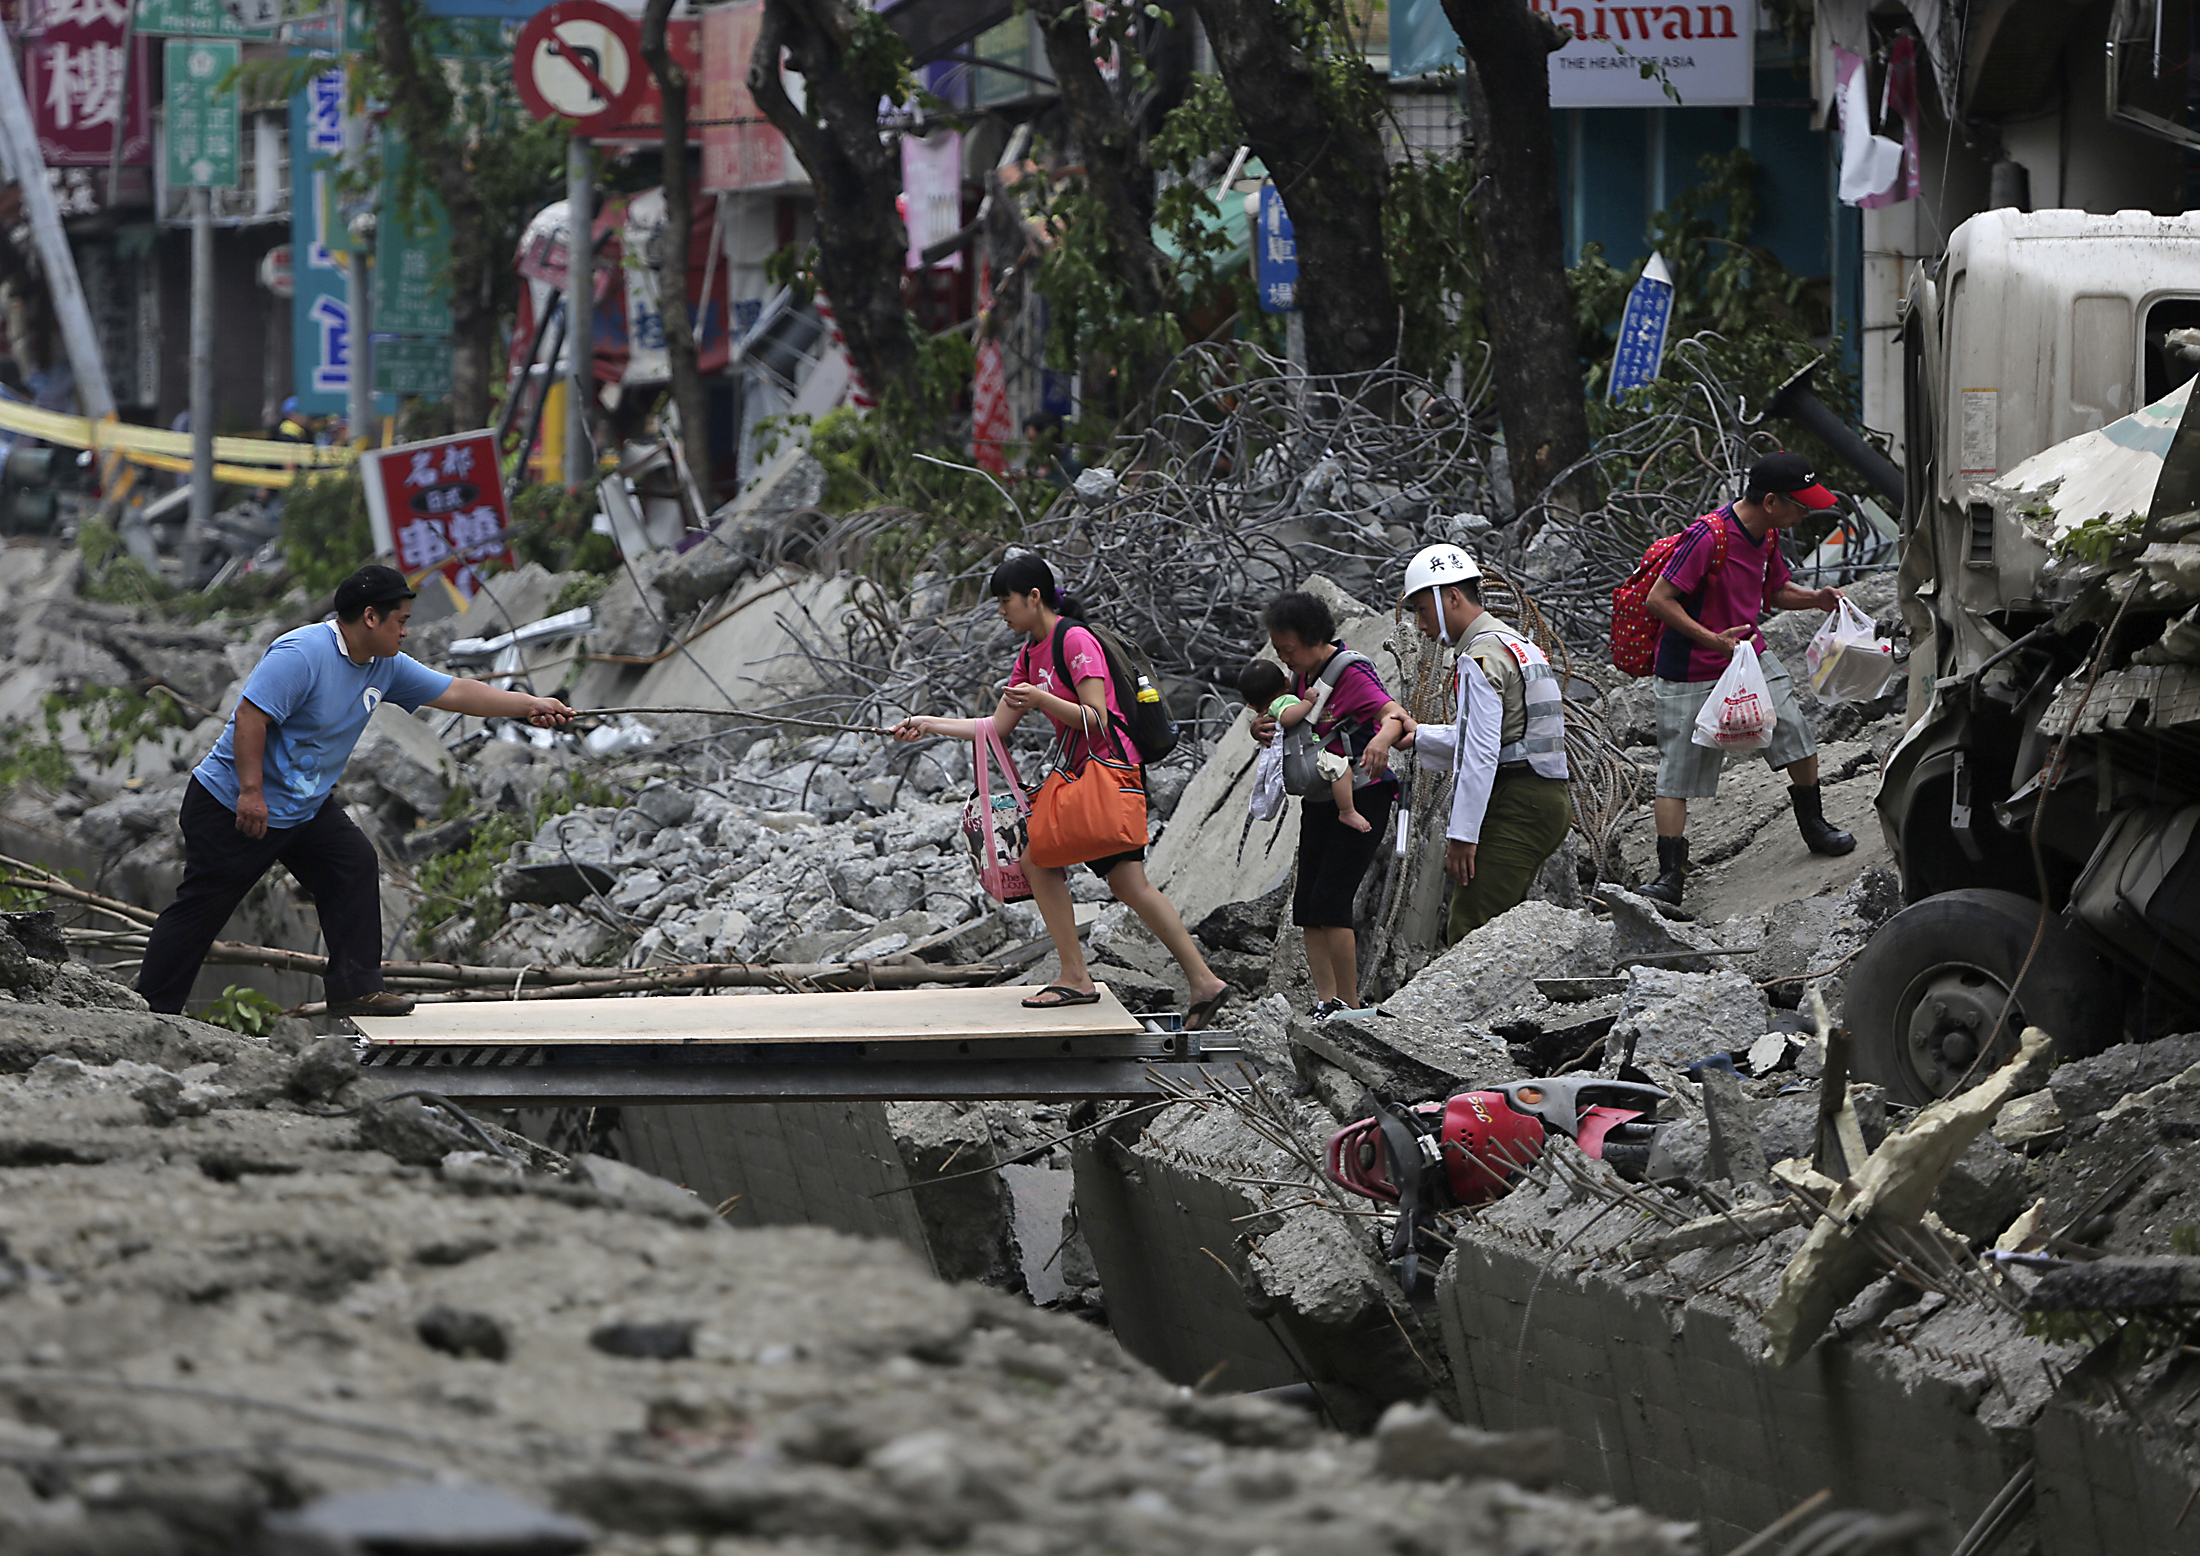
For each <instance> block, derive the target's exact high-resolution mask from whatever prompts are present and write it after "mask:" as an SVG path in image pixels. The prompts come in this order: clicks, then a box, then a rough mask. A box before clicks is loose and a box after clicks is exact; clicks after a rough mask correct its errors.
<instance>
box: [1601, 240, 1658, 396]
mask: <svg viewBox="0 0 2200 1556" xmlns="http://www.w3.org/2000/svg"><path fill="white" fill-rule="evenodd" d="M1672 322H1673V276H1672V273H1671V272H1670V271H1668V270H1667V269H1666V268H1665V256H1664V255H1662V254H1652V255H1651V256H1650V262H1649V263H1648V264H1646V265H1644V266H1643V267H1642V276H1641V278H1640V279H1639V280H1637V281H1636V282H1635V289H1634V290H1633V291H1631V292H1629V293H1628V294H1627V307H1626V310H1625V311H1624V312H1622V313H1621V314H1620V316H1619V343H1618V345H1617V346H1616V347H1614V349H1613V351H1612V389H1611V394H1612V398H1613V399H1614V400H1624V399H1625V398H1626V397H1627V391H1628V390H1630V389H1640V388H1641V387H1642V386H1643V385H1644V384H1647V383H1651V382H1653V381H1655V380H1656V378H1657V376H1658V369H1659V368H1660V367H1662V366H1663V365H1664V363H1665V331H1666V326H1668V325H1669V324H1671V323H1672Z"/></svg>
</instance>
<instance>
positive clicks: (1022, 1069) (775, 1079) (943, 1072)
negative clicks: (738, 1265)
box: [364, 1059, 1245, 1108]
mask: <svg viewBox="0 0 2200 1556" xmlns="http://www.w3.org/2000/svg"><path fill="white" fill-rule="evenodd" d="M364 1074H365V1077H366V1079H367V1081H368V1083H369V1084H370V1085H372V1086H374V1087H376V1089H378V1090H387V1091H404V1090H409V1089H411V1088H414V1087H421V1088H424V1089H426V1090H430V1091H434V1092H437V1093H439V1094H440V1095H442V1096H446V1097H449V1098H450V1099H451V1100H452V1101H454V1102H475V1103H479V1104H481V1105H482V1106H484V1107H508V1108H521V1107H562V1106H578V1107H617V1106H620V1105H622V1104H625V1105H629V1106H635V1107H639V1106H642V1105H643V1104H646V1103H681V1102H860V1101H882V1102H934V1101H947V1102H1082V1101H1085V1100H1087V1099H1091V1100H1095V1101H1106V1100H1110V1099H1113V1098H1119V1097H1158V1096H1162V1095H1165V1094H1166V1093H1165V1091H1164V1088H1163V1086H1162V1084H1161V1081H1160V1080H1159V1079H1157V1077H1162V1078H1166V1080H1167V1081H1168V1082H1169V1084H1170V1085H1171V1086H1192V1087H1195V1088H1204V1087H1205V1086H1206V1085H1207V1084H1208V1083H1209V1082H1210V1081H1219V1082H1220V1083H1222V1084H1223V1085H1226V1086H1230V1087H1233V1088H1235V1089H1239V1090H1242V1089H1243V1088H1244V1086H1245V1077H1244V1074H1243V1072H1242V1071H1240V1070H1239V1068H1238V1067H1237V1065H1236V1064H1235V1063H1216V1064H1154V1063H1151V1062H1149V1061H1146V1060H1139V1059H1070V1060H1063V1059H1047V1060H1033V1061H1023V1062H1019V1061H1007V1062H1001V1061H987V1060H966V1061H963V1062H960V1063H955V1062H944V1061H943V1062H940V1063H932V1064H892V1065H867V1064H647V1065H602V1064H530V1065H512V1066H498V1067H494V1068H480V1069H477V1068H474V1067H472V1066H469V1065H427V1066H420V1067H406V1068H403V1069H385V1068H382V1067H380V1066H375V1067H373V1068H370V1069H368V1070H366V1071H365V1072H364Z"/></svg>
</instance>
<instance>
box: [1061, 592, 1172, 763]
mask: <svg viewBox="0 0 2200 1556" xmlns="http://www.w3.org/2000/svg"><path fill="white" fill-rule="evenodd" d="M1072 627H1083V628H1084V629H1085V630H1086V631H1087V632H1089V633H1091V634H1092V636H1093V640H1094V641H1095V642H1097V643H1098V644H1099V645H1100V652H1101V653H1103V654H1105V655H1106V656H1107V660H1108V681H1109V683H1110V684H1111V685H1112V686H1113V687H1114V688H1115V700H1116V701H1117V702H1118V703H1120V704H1121V705H1122V708H1123V716H1122V718H1120V719H1118V720H1117V721H1116V722H1117V723H1119V724H1121V725H1122V726H1123V733H1124V734H1126V735H1128V736H1129V737H1130V741H1131V744H1132V745H1133V746H1134V747H1136V748H1137V750H1138V755H1139V758H1140V760H1142V761H1146V762H1158V761H1160V760H1162V759H1163V758H1164V757H1166V756H1167V755H1168V754H1169V753H1170V752H1171V751H1174V750H1175V749H1176V742H1177V728H1176V720H1175V719H1174V718H1172V717H1171V716H1170V714H1169V703H1168V699H1167V698H1165V697H1163V696H1162V695H1161V688H1160V687H1158V686H1156V685H1155V684H1154V680H1153V665H1152V663H1151V662H1150V661H1148V659H1147V658H1146V656H1145V655H1144V654H1142V653H1140V652H1139V651H1138V649H1137V648H1135V647H1133V646H1132V645H1131V644H1129V643H1126V642H1124V641H1123V640H1122V639H1121V638H1119V637H1117V636H1116V635H1115V634H1114V633H1112V632H1110V631H1109V630H1108V629H1107V628H1105V627H1096V626H1094V625H1093V624H1092V623H1091V622H1089V621H1071V620H1070V619H1069V618H1068V617H1067V616H1064V617H1062V618H1061V619H1060V620H1058V621H1057V622H1055V624H1054V672H1055V674H1057V675H1059V676H1060V677H1061V678H1062V686H1063V688H1064V690H1063V695H1064V696H1066V697H1068V698H1069V699H1070V701H1072V702H1075V701H1076V700H1077V684H1076V682H1074V681H1072V680H1071V679H1070V676H1069V660H1068V659H1067V658H1066V657H1064V655H1063V653H1062V639H1063V638H1065V637H1067V636H1068V635H1069V629H1070V628H1072ZM1126 689H1128V690H1130V691H1132V692H1133V693H1134V695H1133V696H1132V698H1131V699H1130V700H1129V701H1128V702H1125V701H1124V698H1123V693H1124V691H1125V690H1126Z"/></svg>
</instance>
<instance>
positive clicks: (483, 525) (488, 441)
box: [359, 431, 515, 604]
mask: <svg viewBox="0 0 2200 1556" xmlns="http://www.w3.org/2000/svg"><path fill="white" fill-rule="evenodd" d="M359 465H360V474H361V475H362V476H363V477H364V478H365V480H366V486H367V517H368V519H369V520H370V521H371V523H372V524H373V526H374V545H375V550H376V551H377V553H379V554H382V555H388V556H394V557H395V558H396V559H397V569H398V571H399V572H401V573H403V574H404V575H405V576H406V577H407V578H409V579H411V580H413V581H414V582H415V583H417V582H418V581H419V580H421V579H422V578H425V577H426V576H427V575H428V574H429V573H440V574H442V575H443V581H444V582H445V583H446V584H448V585H449V586H450V589H451V592H452V593H453V594H455V595H457V596H458V598H459V599H460V600H461V601H463V602H466V603H468V604H470V603H472V601H473V598H474V596H475V595H476V594H478V593H480V591H481V567H482V564H483V563H486V562H500V563H502V564H503V565H504V566H505V567H508V568H509V567H512V566H514V565H515V564H514V561H513V557H512V550H511V536H510V534H509V529H510V522H511V521H510V516H509V514H508V513H507V511H506V509H505V506H504V482H503V480H502V479H501V478H500V477H499V475H498V471H497V447H496V435H495V434H494V433H492V432H486V431H484V432H461V433H459V434H458V435H457V436H455V437H448V438H437V439H435V440H433V441H432V442H428V443H401V444H399V445H398V446H397V447H395V448H385V449H370V450H369V451H367V452H366V453H364V454H361V455H360V456H359Z"/></svg>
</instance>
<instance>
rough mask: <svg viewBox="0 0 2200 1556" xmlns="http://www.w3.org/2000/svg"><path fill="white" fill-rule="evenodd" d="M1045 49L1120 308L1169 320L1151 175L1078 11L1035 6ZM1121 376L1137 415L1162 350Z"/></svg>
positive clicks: (1123, 366) (1125, 367) (1127, 403)
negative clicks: (1101, 227)
mask: <svg viewBox="0 0 2200 1556" xmlns="http://www.w3.org/2000/svg"><path fill="white" fill-rule="evenodd" d="M1031 14H1032V17H1033V19H1034V20H1036V21H1037V22H1038V24H1039V35H1040V37H1041V38H1043V39H1044V40H1045V41H1046V50H1047V63H1048V64H1049V65H1050V66H1052V67H1053V70H1054V81H1055V86H1056V89H1057V90H1058V91H1059V92H1060V93H1061V103H1062V111H1063V113H1064V114H1066V115H1067V116H1068V118H1069V124H1070V133H1071V134H1072V135H1073V136H1074V137H1075V138H1076V142H1077V152H1078V155H1079V157H1080V158H1081V159H1082V161H1083V163H1084V169H1085V186H1086V188H1088V189H1090V190H1091V191H1092V194H1093V198H1094V199H1095V200H1097V201H1098V202H1099V204H1100V210H1101V213H1102V216H1103V219H1104V221H1105V224H1106V228H1107V233H1106V237H1107V244H1108V249H1109V251H1110V255H1111V257H1112V258H1113V259H1114V261H1115V264H1114V269H1115V274H1116V276H1117V278H1118V279H1119V280H1121V281H1122V283H1123V292H1124V298H1125V301H1127V302H1128V303H1129V305H1130V307H1131V310H1132V311H1133V312H1134V313H1136V314H1138V315H1139V316H1140V317H1142V318H1148V319H1151V318H1155V317H1157V316H1159V315H1161V314H1164V313H1167V312H1170V311H1171V310H1172V306H1173V304H1174V301H1175V299H1174V298H1173V297H1172V296H1171V295H1170V293H1171V287H1170V280H1169V266H1168V262H1167V261H1166V260H1164V259H1163V258H1162V256H1161V250H1160V249H1159V248H1158V247H1156V246H1155V244H1154V241H1153V170H1152V169H1151V168H1149V167H1148V166H1147V165H1146V159H1145V157H1144V155H1143V151H1142V147H1141V144H1140V136H1139V133H1138V127H1137V125H1135V124H1134V123H1132V121H1131V116H1130V115H1129V114H1128V113H1126V112H1125V111H1124V108H1123V106H1122V105H1121V104H1120V103H1119V102H1117V100H1116V97H1115V94H1114V93H1113V92H1112V91H1110V90H1109V88H1108V84H1107V82H1106V80H1104V79H1103V78H1102V77H1101V74H1100V67H1099V65H1098V63H1096V62H1095V61H1094V59H1093V57H1092V48H1093V39H1092V30H1091V28H1090V26H1089V25H1088V24H1087V22H1086V19H1085V9H1084V7H1083V6H1081V5H1071V6H1066V7H1065V6H1061V5H1059V4H1058V3H1057V0H1041V3H1040V4H1039V5H1038V6H1037V7H1036V8H1034V10H1033V11H1032V13H1031ZM1115 365H1116V367H1117V368H1118V370H1119V371H1120V372H1122V373H1123V375H1124V383H1123V391H1124V393H1123V397H1122V401H1121V403H1122V405H1123V406H1124V407H1125V408H1128V409H1133V410H1134V413H1135V408H1137V407H1142V406H1143V405H1144V404H1145V403H1146V398H1147V396H1148V395H1149V394H1150V393H1151V392H1152V390H1153V387H1154V385H1155V384H1156V383H1158V382H1159V381H1160V378H1161V374H1162V372H1163V370H1164V369H1166V368H1167V367H1168V365H1169V353H1168V352H1167V351H1165V350H1155V351H1149V352H1146V353H1144V354H1143V356H1142V358H1141V359H1140V360H1138V361H1135V362H1120V363H1117V364H1115Z"/></svg>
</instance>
